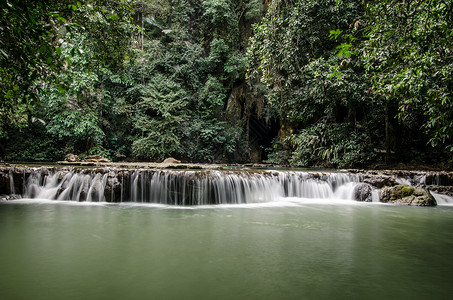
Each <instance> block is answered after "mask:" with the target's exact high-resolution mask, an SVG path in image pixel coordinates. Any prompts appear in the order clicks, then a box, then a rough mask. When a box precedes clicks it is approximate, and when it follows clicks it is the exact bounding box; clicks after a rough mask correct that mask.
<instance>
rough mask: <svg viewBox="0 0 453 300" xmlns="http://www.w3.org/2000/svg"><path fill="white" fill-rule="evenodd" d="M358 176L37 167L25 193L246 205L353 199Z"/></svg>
mask: <svg viewBox="0 0 453 300" xmlns="http://www.w3.org/2000/svg"><path fill="white" fill-rule="evenodd" d="M359 181H360V178H359V176H357V175H350V174H342V173H325V174H323V173H307V172H280V171H240V172H235V171H214V170H211V171H169V170H148V169H146V170H120V171H117V170H112V169H109V170H107V171H106V170H102V171H101V172H99V171H96V170H91V171H90V170H71V171H70V170H60V171H58V170H55V171H53V172H51V171H49V172H42V171H41V169H36V170H34V171H33V172H31V173H30V174H29V176H28V178H27V180H26V182H25V192H24V197H26V198H44V199H54V200H72V201H89V202H103V201H107V202H147V203H160V204H166V205H207V204H242V203H257V202H258V203H261V202H271V201H278V200H280V199H281V198H283V197H294V198H316V199H323V198H329V199H345V200H352V199H353V189H354V187H355V186H356V184H357V183H358V182H359Z"/></svg>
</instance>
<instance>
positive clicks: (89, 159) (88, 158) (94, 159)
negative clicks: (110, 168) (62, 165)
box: [83, 155, 110, 163]
mask: <svg viewBox="0 0 453 300" xmlns="http://www.w3.org/2000/svg"><path fill="white" fill-rule="evenodd" d="M83 161H84V162H94V163H97V162H103V163H109V162H110V160H108V159H107V158H105V157H102V156H100V155H87V156H86V157H85V159H84V160H83Z"/></svg>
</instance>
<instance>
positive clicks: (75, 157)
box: [66, 153, 80, 162]
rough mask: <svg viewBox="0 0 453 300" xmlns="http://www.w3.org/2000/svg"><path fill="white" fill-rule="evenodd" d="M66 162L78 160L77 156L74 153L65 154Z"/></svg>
mask: <svg viewBox="0 0 453 300" xmlns="http://www.w3.org/2000/svg"><path fill="white" fill-rule="evenodd" d="M66 161H67V162H78V161H80V159H79V157H78V156H77V155H75V154H72V153H69V154H67V155H66Z"/></svg>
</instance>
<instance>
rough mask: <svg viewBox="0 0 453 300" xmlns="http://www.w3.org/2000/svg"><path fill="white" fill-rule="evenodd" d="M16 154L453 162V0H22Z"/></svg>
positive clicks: (5, 133)
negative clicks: (452, 0)
mask: <svg viewBox="0 0 453 300" xmlns="http://www.w3.org/2000/svg"><path fill="white" fill-rule="evenodd" d="M0 10H1V12H2V13H1V16H0V37H1V40H0V75H1V76H0V97H1V103H0V145H1V146H0V157H1V158H2V159H4V160H7V161H56V160H63V159H64V158H65V155H66V154H67V153H75V154H78V155H79V156H82V157H83V156H85V155H88V154H99V155H103V156H105V157H107V158H109V159H111V160H113V161H119V160H140V161H148V160H152V161H159V160H162V159H164V158H166V157H169V156H173V157H175V158H178V159H180V160H183V161H191V162H217V163H246V162H267V163H273V164H283V165H294V166H303V167H309V166H318V167H341V168H343V167H370V166H376V165H389V164H396V163H405V164H441V165H443V166H445V167H447V166H449V165H450V164H451V162H452V161H451V159H452V158H453V140H452V139H453V99H452V91H453V3H452V2H451V1H444V0H421V1H396V0H382V1H367V0H363V1H356V0H354V1H353V0H317V1H315V0H286V1H276V0H274V1H269V0H264V1H262V0H86V1H74V0H62V1H56V0H50V1H49V0H47V1H43V0H6V1H3V2H2V4H0Z"/></svg>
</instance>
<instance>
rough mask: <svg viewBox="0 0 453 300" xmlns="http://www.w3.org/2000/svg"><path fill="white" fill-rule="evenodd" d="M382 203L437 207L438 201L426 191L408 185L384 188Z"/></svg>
mask: <svg viewBox="0 0 453 300" xmlns="http://www.w3.org/2000/svg"><path fill="white" fill-rule="evenodd" d="M381 201H382V202H385V203H394V204H401V205H412V206H436V205H437V203H436V200H435V199H434V197H433V196H432V195H431V194H430V193H429V192H428V191H427V190H426V189H422V188H414V187H412V186H409V185H406V184H399V185H396V186H392V187H384V188H383V189H382V190H381Z"/></svg>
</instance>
